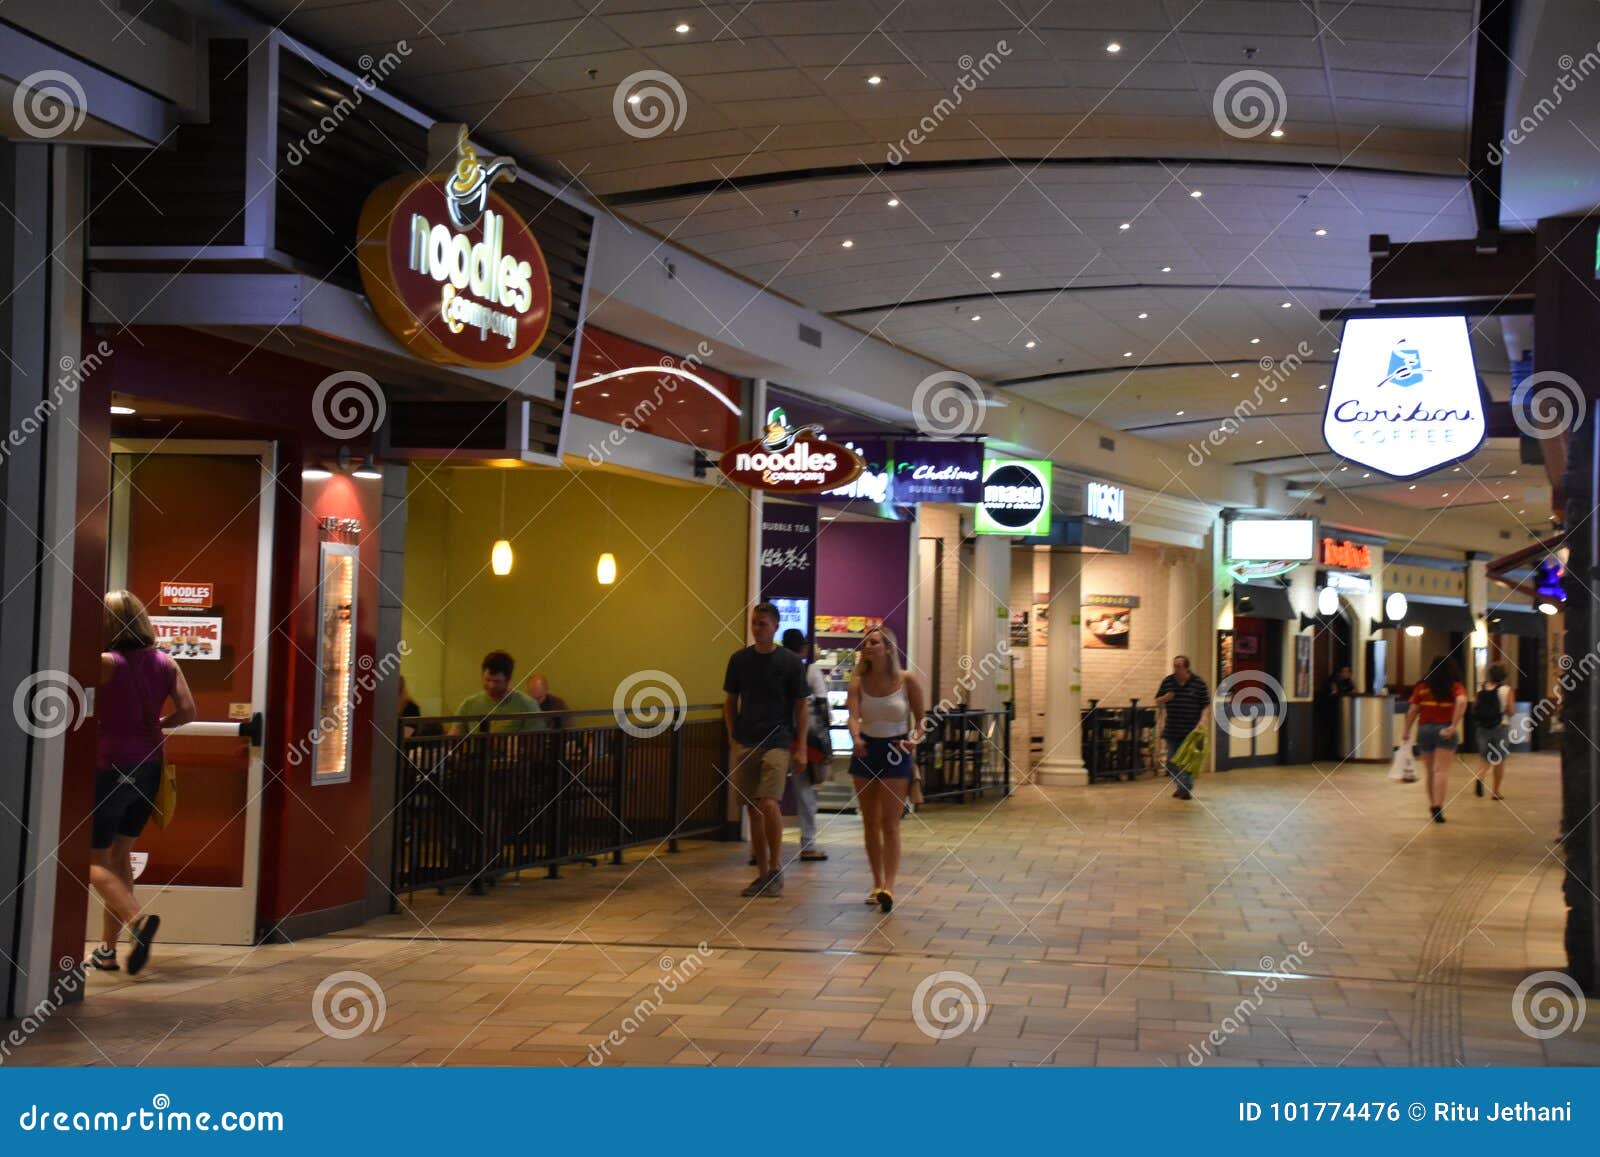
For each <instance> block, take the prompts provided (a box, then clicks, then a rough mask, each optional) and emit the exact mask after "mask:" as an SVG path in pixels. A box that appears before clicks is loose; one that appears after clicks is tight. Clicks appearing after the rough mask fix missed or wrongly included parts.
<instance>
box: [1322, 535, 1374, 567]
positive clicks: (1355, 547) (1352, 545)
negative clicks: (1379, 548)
mask: <svg viewBox="0 0 1600 1157" xmlns="http://www.w3.org/2000/svg"><path fill="white" fill-rule="evenodd" d="M1322 565H1323V566H1336V567H1339V568H1340V569H1341V570H1371V569H1372V548H1371V547H1370V546H1365V545H1363V544H1361V543H1359V542H1351V541H1350V540H1349V539H1348V538H1324V539H1323V540H1322Z"/></svg>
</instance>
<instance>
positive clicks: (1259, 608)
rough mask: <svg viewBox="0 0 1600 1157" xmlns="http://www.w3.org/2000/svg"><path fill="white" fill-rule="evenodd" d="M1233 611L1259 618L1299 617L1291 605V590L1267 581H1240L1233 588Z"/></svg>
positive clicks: (1285, 618) (1290, 618)
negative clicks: (1268, 583) (1269, 583)
mask: <svg viewBox="0 0 1600 1157" xmlns="http://www.w3.org/2000/svg"><path fill="white" fill-rule="evenodd" d="M1233 613H1234V614H1236V615H1250V616H1252V617H1253V618H1257V619H1283V620H1286V621H1288V620H1293V619H1297V618H1299V616H1298V615H1297V614H1295V610H1294V607H1292V606H1290V605H1289V592H1288V591H1287V590H1285V589H1284V588H1283V587H1280V586H1268V585H1267V584H1266V583H1238V584H1236V585H1235V586H1234V588H1233Z"/></svg>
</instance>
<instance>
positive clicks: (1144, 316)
mask: <svg viewBox="0 0 1600 1157" xmlns="http://www.w3.org/2000/svg"><path fill="white" fill-rule="evenodd" d="M1149 316H1150V315H1149V314H1148V313H1141V314H1140V315H1139V320H1140V321H1143V320H1144V319H1145V318H1147V317H1149Z"/></svg>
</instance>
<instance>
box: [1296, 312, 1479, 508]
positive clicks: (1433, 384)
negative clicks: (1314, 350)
mask: <svg viewBox="0 0 1600 1157" xmlns="http://www.w3.org/2000/svg"><path fill="white" fill-rule="evenodd" d="M1322 436H1323V438H1324V440H1326V442H1327V443H1328V449H1330V450H1332V451H1333V452H1334V453H1335V454H1338V455H1340V456H1341V457H1343V458H1346V459H1348V460H1349V461H1351V462H1357V463H1360V464H1361V465H1363V466H1369V467H1371V468H1372V469H1374V470H1377V471H1380V472H1382V473H1384V474H1387V475H1389V476H1390V477H1393V478H1412V477H1415V476H1416V475H1418V474H1424V473H1426V472H1428V471H1430V470H1435V469H1437V468H1438V467H1440V466H1444V465H1447V464H1448V463H1451V462H1454V461H1456V460H1457V459H1459V458H1465V457H1466V456H1467V455H1469V454H1471V453H1472V452H1473V451H1475V450H1477V448H1478V446H1479V445H1480V444H1481V443H1482V442H1483V437H1484V418H1483V398H1482V394H1481V391H1480V390H1479V387H1478V374H1477V370H1476V368H1475V366H1474V365H1473V361H1472V343H1471V341H1470V340H1469V338H1468V336H1467V322H1466V319H1465V318H1463V317H1365V318H1352V319H1351V320H1349V321H1347V322H1346V323H1345V327H1344V334H1343V337H1342V338H1341V339H1340V345H1339V361H1338V364H1337V365H1335V366H1334V371H1333V385H1332V388H1331V389H1330V390H1329V391H1328V409H1327V413H1325V414H1324V415H1323V419H1322Z"/></svg>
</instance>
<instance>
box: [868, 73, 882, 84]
mask: <svg viewBox="0 0 1600 1157" xmlns="http://www.w3.org/2000/svg"><path fill="white" fill-rule="evenodd" d="M867 83H868V84H882V83H883V77H881V76H879V75H877V74H876V73H874V74H873V75H871V76H869V77H867Z"/></svg>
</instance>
